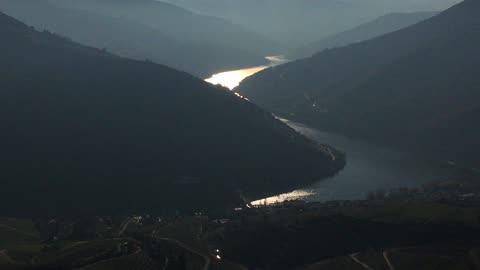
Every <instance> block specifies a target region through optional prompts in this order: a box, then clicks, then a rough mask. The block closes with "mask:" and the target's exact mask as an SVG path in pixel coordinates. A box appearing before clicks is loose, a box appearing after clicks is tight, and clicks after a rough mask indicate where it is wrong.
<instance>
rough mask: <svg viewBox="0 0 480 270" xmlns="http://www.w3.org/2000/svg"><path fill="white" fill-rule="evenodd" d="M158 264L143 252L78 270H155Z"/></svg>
mask: <svg viewBox="0 0 480 270" xmlns="http://www.w3.org/2000/svg"><path fill="white" fill-rule="evenodd" d="M157 269H160V268H159V264H158V263H157V262H154V261H153V260H152V259H151V258H150V257H148V256H147V255H146V254H145V253H143V252H136V253H134V254H131V255H127V256H122V257H118V258H113V259H109V260H105V261H101V262H98V263H94V264H91V265H88V266H85V267H82V268H80V269H78V270H157Z"/></svg>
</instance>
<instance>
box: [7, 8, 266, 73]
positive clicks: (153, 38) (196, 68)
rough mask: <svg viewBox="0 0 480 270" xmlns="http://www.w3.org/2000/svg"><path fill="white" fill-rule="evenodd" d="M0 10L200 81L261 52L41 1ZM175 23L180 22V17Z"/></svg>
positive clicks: (259, 59) (255, 59) (259, 58)
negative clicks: (208, 41) (200, 78)
mask: <svg viewBox="0 0 480 270" xmlns="http://www.w3.org/2000/svg"><path fill="white" fill-rule="evenodd" d="M0 11H3V12H5V13H7V14H8V15H11V16H13V17H15V18H17V19H19V20H21V21H24V22H25V23H27V24H29V25H32V26H34V27H35V28H37V29H39V30H44V29H45V30H48V31H51V32H54V33H57V34H60V35H62V36H66V37H69V38H71V39H73V40H74V41H76V42H80V43H82V44H86V45H89V46H92V47H96V48H100V49H106V50H107V51H109V52H112V53H115V54H118V55H121V56H125V57H129V58H134V59H138V60H145V59H149V60H151V61H154V62H156V63H160V64H164V65H167V66H170V67H173V68H176V69H179V70H183V71H187V72H189V73H191V74H194V75H196V76H200V77H206V76H208V75H210V74H213V73H216V72H219V71H223V70H229V69H236V68H241V67H247V66H250V65H255V64H258V65H260V64H263V63H265V59H264V58H263V57H264V56H265V55H264V52H263V51H259V52H258V51H257V52H254V51H253V50H252V51H247V50H245V49H240V48H239V47H233V46H230V45H228V46H227V45H226V44H221V43H217V42H216V41H214V40H212V42H211V43H206V42H200V41H198V40H194V41H192V40H190V39H188V37H185V36H173V35H172V33H168V32H167V31H164V30H163V29H157V28H155V27H152V26H148V25H145V24H142V23H141V22H137V21H135V20H133V19H129V18H125V17H124V16H120V15H116V14H111V15H109V14H100V13H97V12H95V11H94V10H93V11H85V10H78V9H71V8H63V7H58V6H56V5H54V4H53V3H51V2H49V1H47V0H0ZM176 20H177V21H178V22H181V21H182V17H177V18H176ZM171 24H175V21H172V22H171ZM232 31H234V30H233V29H232ZM170 32H171V31H170ZM243 38H247V37H243Z"/></svg>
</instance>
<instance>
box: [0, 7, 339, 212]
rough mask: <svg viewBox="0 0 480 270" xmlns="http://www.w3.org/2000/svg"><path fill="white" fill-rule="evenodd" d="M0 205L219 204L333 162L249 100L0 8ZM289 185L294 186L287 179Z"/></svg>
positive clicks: (3, 208) (107, 208)
mask: <svg viewBox="0 0 480 270" xmlns="http://www.w3.org/2000/svg"><path fill="white" fill-rule="evenodd" d="M0 35H1V37H2V42H1V43H0V63H1V64H0V74H2V76H0V89H1V92H0V95H1V98H0V122H1V123H2V126H1V132H0V148H1V149H2V151H1V154H0V179H1V185H2V188H1V189H0V212H2V213H4V214H5V215H19V214H23V213H30V214H35V215H41V214H46V213H48V214H58V213H62V212H64V213H65V212H66V213H68V214H73V215H75V214H80V213H84V212H87V213H88V212H94V213H97V212H115V211H127V210H132V211H133V210H139V209H140V210H141V211H142V212H143V211H148V210H152V211H158V210H174V209H179V208H187V207H190V208H192V207H195V208H203V207H212V206H216V207H219V206H220V207H223V206H224V205H225V203H228V202H232V201H235V200H236V198H238V197H239V196H238V194H236V191H243V194H244V195H246V196H252V197H256V196H259V195H264V194H268V193H269V192H276V191H280V190H286V189H289V188H291V187H292V186H295V185H301V184H302V183H306V182H308V181H311V180H318V179H321V178H323V177H325V176H328V175H331V174H332V173H334V172H335V171H336V170H338V169H339V168H341V166H342V165H343V164H342V161H341V159H337V160H336V161H335V162H333V161H332V158H331V156H330V155H329V154H327V153H323V152H321V151H319V150H318V149H319V148H320V147H317V146H316V145H314V144H313V143H312V142H311V141H309V140H307V139H306V138H305V137H303V136H301V135H299V134H297V133H296V132H294V131H293V130H292V129H290V128H289V127H288V126H286V125H285V124H283V123H281V122H280V121H278V120H276V119H275V118H274V117H273V116H272V115H271V114H270V113H267V112H264V111H262V110H261V109H259V108H257V107H256V106H254V105H252V104H251V103H249V102H248V101H246V100H244V99H241V98H239V97H237V96H235V95H234V94H233V93H232V92H230V91H227V90H226V89H224V88H221V87H213V86H211V85H210V84H208V83H205V82H203V81H201V80H198V79H196V78H194V77H192V76H190V75H188V74H186V73H181V72H178V71H175V70H172V69H170V68H167V67H165V66H161V65H155V64H151V63H146V62H139V61H133V60H126V59H123V58H120V57H116V56H113V55H110V54H107V53H105V52H103V51H100V50H96V49H91V48H88V47H84V46H81V45H78V44H76V43H72V42H69V41H67V40H65V39H63V38H60V37H57V36H55V35H52V34H49V33H47V32H43V33H40V32H36V31H34V30H33V29H32V28H29V27H27V26H26V25H24V24H22V23H20V22H18V21H16V20H14V19H13V18H11V17H8V16H6V15H3V14H0ZM292 181H294V182H292Z"/></svg>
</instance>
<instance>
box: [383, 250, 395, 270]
mask: <svg viewBox="0 0 480 270" xmlns="http://www.w3.org/2000/svg"><path fill="white" fill-rule="evenodd" d="M383 258H384V259H385V261H386V262H387V265H388V268H389V269H390V270H395V267H393V264H392V261H390V258H389V257H388V250H385V251H383Z"/></svg>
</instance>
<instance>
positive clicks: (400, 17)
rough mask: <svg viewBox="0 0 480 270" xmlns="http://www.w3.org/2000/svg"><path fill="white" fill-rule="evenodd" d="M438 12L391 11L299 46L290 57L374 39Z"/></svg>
mask: <svg viewBox="0 0 480 270" xmlns="http://www.w3.org/2000/svg"><path fill="white" fill-rule="evenodd" d="M436 14H437V13H436V12H415V13H390V14H387V15H384V16H382V17H380V18H378V19H376V20H374V21H371V22H368V23H365V24H362V25H360V26H357V27H355V28H353V29H350V30H348V31H345V32H341V33H338V34H335V35H332V36H330V37H327V38H324V39H322V40H320V41H317V42H314V43H311V44H308V45H307V46H304V47H302V48H299V49H297V50H295V51H294V52H293V53H292V55H291V57H289V58H302V57H309V56H312V55H313V54H315V53H318V52H321V51H323V50H325V49H329V48H335V47H343V46H347V45H350V44H353V43H357V42H361V41H365V40H368V39H372V38H375V37H378V36H381V35H384V34H387V33H391V32H394V31H397V30H400V29H402V28H405V27H408V26H410V25H413V24H416V23H418V22H421V21H423V20H426V19H428V18H430V17H432V16H434V15H436Z"/></svg>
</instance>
